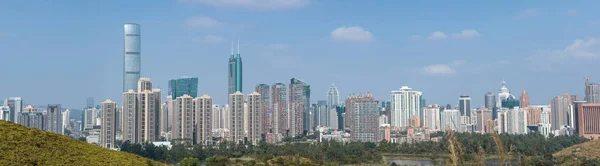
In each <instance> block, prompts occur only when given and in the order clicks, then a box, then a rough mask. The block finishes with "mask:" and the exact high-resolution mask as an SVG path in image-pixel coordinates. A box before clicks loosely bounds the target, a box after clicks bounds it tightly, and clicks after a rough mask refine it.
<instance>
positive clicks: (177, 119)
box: [171, 94, 194, 143]
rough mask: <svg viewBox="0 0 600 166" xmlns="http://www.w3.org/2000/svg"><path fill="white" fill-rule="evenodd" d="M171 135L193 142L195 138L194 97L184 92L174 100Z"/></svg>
mask: <svg viewBox="0 0 600 166" xmlns="http://www.w3.org/2000/svg"><path fill="white" fill-rule="evenodd" d="M171 126H172V127H173V128H171V133H172V134H171V137H173V139H177V140H181V141H183V142H189V143H192V140H193V138H194V98H192V97H191V96H189V95H187V94H184V95H183V96H180V97H177V98H176V99H175V100H174V101H173V124H171Z"/></svg>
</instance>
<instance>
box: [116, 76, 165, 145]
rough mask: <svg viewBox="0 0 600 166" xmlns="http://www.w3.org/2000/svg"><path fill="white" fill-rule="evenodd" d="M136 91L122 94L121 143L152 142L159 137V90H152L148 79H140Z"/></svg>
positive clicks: (130, 90)
mask: <svg viewBox="0 0 600 166" xmlns="http://www.w3.org/2000/svg"><path fill="white" fill-rule="evenodd" d="M137 85H138V91H137V92H135V91H133V89H129V90H128V91H127V92H125V93H123V111H122V118H123V124H122V135H123V141H127V140H129V141H131V142H132V143H143V142H154V141H156V140H158V138H159V136H160V122H159V120H160V106H161V102H160V96H161V95H160V93H161V92H160V89H152V81H151V80H150V79H149V78H140V79H139V81H138V83H137Z"/></svg>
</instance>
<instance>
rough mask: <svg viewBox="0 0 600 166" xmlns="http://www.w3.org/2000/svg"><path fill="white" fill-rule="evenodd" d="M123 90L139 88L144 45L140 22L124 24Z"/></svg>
mask: <svg viewBox="0 0 600 166" xmlns="http://www.w3.org/2000/svg"><path fill="white" fill-rule="evenodd" d="M123 28H124V36H123V40H124V41H123V44H124V45H123V92H127V91H129V89H132V90H137V89H138V87H137V82H138V80H139V79H140V73H141V69H142V67H141V60H142V57H141V55H142V47H141V30H140V25H139V24H134V23H127V24H125V25H124V26H123Z"/></svg>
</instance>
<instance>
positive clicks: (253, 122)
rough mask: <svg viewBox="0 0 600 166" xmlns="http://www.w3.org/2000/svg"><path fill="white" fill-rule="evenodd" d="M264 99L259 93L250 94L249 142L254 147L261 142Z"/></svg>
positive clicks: (248, 101)
mask: <svg viewBox="0 0 600 166" xmlns="http://www.w3.org/2000/svg"><path fill="white" fill-rule="evenodd" d="M261 102H262V97H261V94H260V93H258V92H252V93H251V94H248V98H247V103H248V118H247V119H248V141H249V143H252V144H253V145H257V144H258V143H259V142H260V141H261V134H262V133H264V132H263V131H262V129H263V127H262V124H263V123H262V122H261V120H262V119H263V118H262V115H263V113H262V110H261V108H262V106H263V105H262V103H261Z"/></svg>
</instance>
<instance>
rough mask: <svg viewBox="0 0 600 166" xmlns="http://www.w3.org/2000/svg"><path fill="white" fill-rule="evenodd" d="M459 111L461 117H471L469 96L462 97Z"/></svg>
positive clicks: (459, 101) (459, 102) (459, 100)
mask: <svg viewBox="0 0 600 166" xmlns="http://www.w3.org/2000/svg"><path fill="white" fill-rule="evenodd" d="M458 110H459V111H460V116H469V117H470V116H471V97H469V95H460V98H458Z"/></svg>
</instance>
